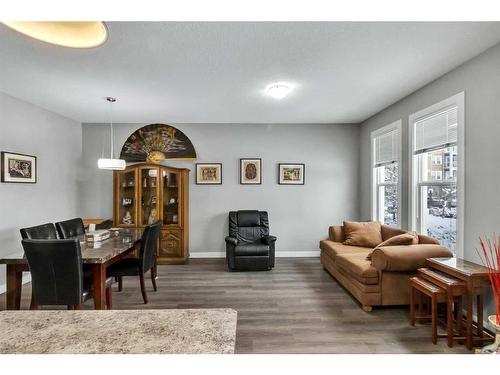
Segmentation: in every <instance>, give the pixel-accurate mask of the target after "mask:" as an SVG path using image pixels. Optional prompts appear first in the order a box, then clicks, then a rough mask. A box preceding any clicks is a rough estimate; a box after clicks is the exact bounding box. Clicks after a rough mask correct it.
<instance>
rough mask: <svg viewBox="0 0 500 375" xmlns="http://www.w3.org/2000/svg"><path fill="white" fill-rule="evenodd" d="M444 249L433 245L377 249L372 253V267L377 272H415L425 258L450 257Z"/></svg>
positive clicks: (423, 263) (451, 254)
mask: <svg viewBox="0 0 500 375" xmlns="http://www.w3.org/2000/svg"><path fill="white" fill-rule="evenodd" d="M451 256H453V253H452V252H451V251H450V250H448V249H447V248H446V247H444V246H441V245H434V244H425V245H401V246H383V247H377V248H375V250H373V252H372V266H373V267H375V268H376V269H377V270H379V271H416V270H417V269H419V268H421V267H424V266H425V260H426V259H427V258H437V257H451Z"/></svg>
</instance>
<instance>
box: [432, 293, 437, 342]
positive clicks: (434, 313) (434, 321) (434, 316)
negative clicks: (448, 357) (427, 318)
mask: <svg viewBox="0 0 500 375" xmlns="http://www.w3.org/2000/svg"><path fill="white" fill-rule="evenodd" d="M431 314H432V315H431V320H432V343H433V344H437V314H438V311H437V300H436V296H434V295H433V296H432V298H431Z"/></svg>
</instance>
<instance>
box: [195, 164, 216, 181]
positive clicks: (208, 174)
mask: <svg viewBox="0 0 500 375" xmlns="http://www.w3.org/2000/svg"><path fill="white" fill-rule="evenodd" d="M196 184H197V185H222V163H196Z"/></svg>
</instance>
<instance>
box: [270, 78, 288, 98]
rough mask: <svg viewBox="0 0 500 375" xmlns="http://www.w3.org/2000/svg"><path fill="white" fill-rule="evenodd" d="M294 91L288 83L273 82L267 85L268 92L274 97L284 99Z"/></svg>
mask: <svg viewBox="0 0 500 375" xmlns="http://www.w3.org/2000/svg"><path fill="white" fill-rule="evenodd" d="M291 92H292V87H291V86H290V85H288V84H286V83H281V82H278V83H271V84H270V85H269V86H267V87H266V94H267V95H269V96H271V97H273V98H274V99H278V100H279V99H283V98H284V97H285V96H287V95H288V94H290V93H291Z"/></svg>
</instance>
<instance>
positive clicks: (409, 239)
mask: <svg viewBox="0 0 500 375" xmlns="http://www.w3.org/2000/svg"><path fill="white" fill-rule="evenodd" d="M416 244H418V235H417V233H415V232H407V233H403V234H398V235H397V236H394V237H391V238H389V239H387V240H385V241H384V242H382V243H381V244H380V245H378V246H377V247H376V248H378V247H382V246H399V245H416ZM366 259H367V260H371V259H372V252H370V253H369V254H368V255H367V256H366Z"/></svg>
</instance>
